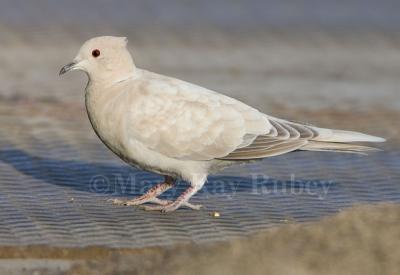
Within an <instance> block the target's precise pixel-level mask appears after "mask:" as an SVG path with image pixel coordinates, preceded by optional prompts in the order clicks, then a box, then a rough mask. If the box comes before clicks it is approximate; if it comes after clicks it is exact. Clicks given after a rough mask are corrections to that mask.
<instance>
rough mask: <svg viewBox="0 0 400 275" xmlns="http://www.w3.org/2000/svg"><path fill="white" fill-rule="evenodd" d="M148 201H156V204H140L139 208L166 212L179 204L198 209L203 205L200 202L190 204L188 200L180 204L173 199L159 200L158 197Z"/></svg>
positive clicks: (174, 208) (176, 207) (179, 205)
mask: <svg viewBox="0 0 400 275" xmlns="http://www.w3.org/2000/svg"><path fill="white" fill-rule="evenodd" d="M149 202H151V203H156V204H158V205H141V206H140V208H141V209H143V210H146V211H161V212H163V213H167V212H172V211H175V210H176V209H178V208H179V207H181V206H185V207H187V208H190V209H193V210H200V208H201V207H203V206H202V205H200V204H191V203H190V202H183V203H182V204H178V203H176V202H174V201H169V200H160V199H158V198H155V199H154V200H152V201H149Z"/></svg>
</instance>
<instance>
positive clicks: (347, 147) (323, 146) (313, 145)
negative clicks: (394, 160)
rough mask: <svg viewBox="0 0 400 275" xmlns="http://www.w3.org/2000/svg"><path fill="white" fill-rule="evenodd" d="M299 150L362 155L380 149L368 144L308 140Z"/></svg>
mask: <svg viewBox="0 0 400 275" xmlns="http://www.w3.org/2000/svg"><path fill="white" fill-rule="evenodd" d="M300 150H306V151H329V152H341V153H356V154H362V155H366V154H367V153H369V152H376V151H381V150H380V149H378V148H374V147H369V146H363V145H355V144H349V143H338V142H324V141H309V142H308V143H307V144H306V145H304V146H303V147H301V148H300Z"/></svg>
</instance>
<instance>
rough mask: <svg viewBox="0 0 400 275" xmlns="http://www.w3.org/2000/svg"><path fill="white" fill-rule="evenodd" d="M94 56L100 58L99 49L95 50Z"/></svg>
mask: <svg viewBox="0 0 400 275" xmlns="http://www.w3.org/2000/svg"><path fill="white" fill-rule="evenodd" d="M92 55H93V57H98V56H100V51H99V50H98V49H95V50H93V51H92Z"/></svg>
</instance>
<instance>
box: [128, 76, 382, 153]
mask: <svg viewBox="0 0 400 275" xmlns="http://www.w3.org/2000/svg"><path fill="white" fill-rule="evenodd" d="M136 86H137V87H139V88H136V91H135V92H134V93H133V94H134V95H135V97H134V100H132V102H133V103H132V104H130V109H131V116H130V117H129V118H130V121H129V127H128V131H129V136H130V137H133V138H134V139H135V140H138V141H140V142H141V143H142V144H143V145H144V146H146V147H147V148H149V149H151V150H153V151H156V152H158V153H161V154H163V155H165V156H168V157H171V158H176V159H182V160H211V159H224V160H250V159H258V158H265V157H270V156H276V155H281V154H284V153H287V152H291V151H294V150H297V149H304V150H336V151H338V150H339V149H340V151H365V148H361V147H360V146H355V145H348V144H347V143H348V142H355V141H369V142H379V141H383V139H382V138H378V137H374V136H370V135H365V134H362V133H357V132H351V131H342V130H332V129H325V128H318V127H314V126H311V125H306V124H302V123H298V122H292V121H287V120H283V119H279V118H275V117H271V116H267V115H265V114H263V113H260V112H259V111H258V110H256V109H254V108H252V107H250V106H248V105H246V104H244V103H242V102H240V101H238V100H235V99H233V98H230V97H227V96H224V95H221V94H218V93H216V92H213V91H210V90H207V89H205V88H202V87H200V86H197V85H194V84H191V83H187V82H184V81H181V80H178V79H174V78H169V77H165V76H161V75H157V74H153V73H146V74H145V76H144V77H142V78H141V80H140V84H139V85H137V84H136ZM332 143H343V145H338V144H335V145H332ZM339 147H340V148H339Z"/></svg>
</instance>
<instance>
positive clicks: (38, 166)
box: [0, 147, 332, 199]
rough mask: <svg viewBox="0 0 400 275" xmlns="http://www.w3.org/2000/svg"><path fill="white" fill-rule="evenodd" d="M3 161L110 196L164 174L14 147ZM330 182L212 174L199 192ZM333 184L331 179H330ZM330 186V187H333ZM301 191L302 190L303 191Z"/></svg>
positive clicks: (314, 187) (134, 191)
mask: <svg viewBox="0 0 400 275" xmlns="http://www.w3.org/2000/svg"><path fill="white" fill-rule="evenodd" d="M0 160H1V161H2V162H3V163H5V164H7V165H10V166H12V167H13V168H14V169H15V170H17V171H18V172H19V173H21V174H23V175H25V176H28V177H31V178H34V179H37V180H39V181H40V182H44V183H47V184H52V185H56V186H61V187H64V188H70V189H72V190H77V191H81V192H90V193H93V194H98V195H104V196H109V197H130V196H137V195H140V194H143V193H144V192H145V191H146V190H147V189H148V188H150V187H151V186H153V185H154V184H155V183H157V182H160V181H162V177H161V176H159V175H156V174H152V173H149V172H144V171H141V170H138V169H136V168H134V167H130V166H128V165H122V164H121V165H114V164H106V163H99V162H86V161H82V160H61V159H54V158H47V157H39V156H35V155H32V154H30V153H28V152H26V151H24V150H21V149H17V148H15V147H12V148H7V149H2V150H0ZM324 184H328V182H324V181H320V180H312V181H310V180H296V181H292V180H286V181H285V180H277V179H274V178H269V177H265V176H262V175H257V176H256V177H254V175H248V176H246V177H239V176H234V177H233V176H217V175H216V176H210V177H209V180H208V182H207V184H206V185H205V186H204V187H203V189H202V190H201V191H200V192H199V194H202V195H203V196H204V195H205V196H208V195H226V196H232V195H235V194H237V193H238V192H248V193H251V194H259V193H260V192H261V193H263V194H264V193H267V194H268V193H273V192H274V191H275V192H280V191H282V190H285V191H287V190H288V189H287V188H288V186H289V187H290V188H291V191H293V192H294V193H296V192H299V190H300V189H304V188H309V190H308V191H309V192H310V194H311V193H313V194H322V191H323V189H324V188H325V186H323V185H324ZM329 184H330V185H332V183H331V182H329ZM186 187H187V183H183V182H179V184H178V186H177V188H173V189H171V190H169V191H167V192H166V193H165V194H164V195H163V197H164V198H168V199H170V198H173V197H176V196H177V195H178V194H179V193H180V192H182V190H184V189H185V188H186ZM330 187H331V186H330ZM300 191H301V190H300Z"/></svg>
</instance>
